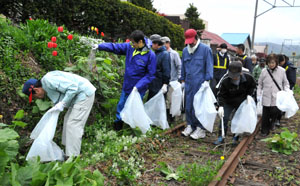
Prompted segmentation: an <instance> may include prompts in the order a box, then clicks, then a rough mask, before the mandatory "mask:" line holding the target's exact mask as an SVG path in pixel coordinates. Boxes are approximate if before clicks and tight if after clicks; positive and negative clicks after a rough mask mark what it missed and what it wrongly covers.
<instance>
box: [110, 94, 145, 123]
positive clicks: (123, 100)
mask: <svg viewBox="0 0 300 186" xmlns="http://www.w3.org/2000/svg"><path fill="white" fill-rule="evenodd" d="M129 95H130V93H125V92H124V91H123V90H122V93H121V96H120V100H119V103H118V105H117V113H116V117H117V119H116V120H115V122H118V121H121V120H122V118H121V116H120V113H121V111H122V110H123V108H124V106H125V103H126V100H127V98H128V96H129ZM140 95H141V98H142V100H143V97H144V95H145V93H143V94H141V93H140Z"/></svg>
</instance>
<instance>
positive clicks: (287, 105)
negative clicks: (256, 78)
mask: <svg viewBox="0 0 300 186" xmlns="http://www.w3.org/2000/svg"><path fill="white" fill-rule="evenodd" d="M276 106H277V108H278V109H279V110H281V111H282V112H285V118H290V117H292V116H294V115H295V114H296V112H297V110H298V109H299V107H298V104H297V102H296V100H295V98H294V96H293V92H292V91H279V92H277V97H276Z"/></svg>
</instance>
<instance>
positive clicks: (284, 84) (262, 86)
mask: <svg viewBox="0 0 300 186" xmlns="http://www.w3.org/2000/svg"><path fill="white" fill-rule="evenodd" d="M267 69H269V68H265V69H263V70H262V72H261V74H260V76H259V79H258V87H257V97H258V98H259V97H261V98H262V105H263V106H268V107H269V106H276V96H277V92H278V91H279V90H278V88H277V86H276V84H275V83H274V81H273V80H272V78H271V76H270V74H269V73H268V71H267ZM269 71H270V72H271V74H272V75H273V77H274V79H275V81H276V82H277V84H278V85H279V87H280V89H281V90H289V87H290V85H289V82H288V80H287V77H286V73H285V70H284V68H282V67H280V66H278V67H276V68H275V70H273V71H272V70H270V69H269Z"/></svg>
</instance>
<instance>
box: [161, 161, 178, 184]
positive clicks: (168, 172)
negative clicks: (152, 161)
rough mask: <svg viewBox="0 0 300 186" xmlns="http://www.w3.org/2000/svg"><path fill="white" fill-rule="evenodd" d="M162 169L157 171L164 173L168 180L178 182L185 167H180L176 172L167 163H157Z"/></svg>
mask: <svg viewBox="0 0 300 186" xmlns="http://www.w3.org/2000/svg"><path fill="white" fill-rule="evenodd" d="M157 164H158V165H159V166H160V167H158V168H156V169H155V170H156V171H158V172H161V173H163V174H164V175H165V176H166V180H171V179H174V180H178V179H179V178H180V174H181V171H182V168H183V167H184V165H181V166H179V167H178V168H177V169H176V170H174V168H173V167H171V166H170V165H167V164H166V163H165V162H158V163H157Z"/></svg>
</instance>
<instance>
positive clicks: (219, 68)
mask: <svg viewBox="0 0 300 186" xmlns="http://www.w3.org/2000/svg"><path fill="white" fill-rule="evenodd" d="M218 48H220V50H219V51H218V52H217V53H216V54H214V76H213V79H212V80H211V81H210V87H211V89H212V91H213V93H214V95H215V96H216V95H217V90H216V85H217V84H218V83H219V81H220V80H221V78H222V77H223V76H224V75H225V74H226V72H227V70H228V65H229V57H228V55H227V45H226V44H225V43H222V44H221V45H220V46H219V47H218Z"/></svg>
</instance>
